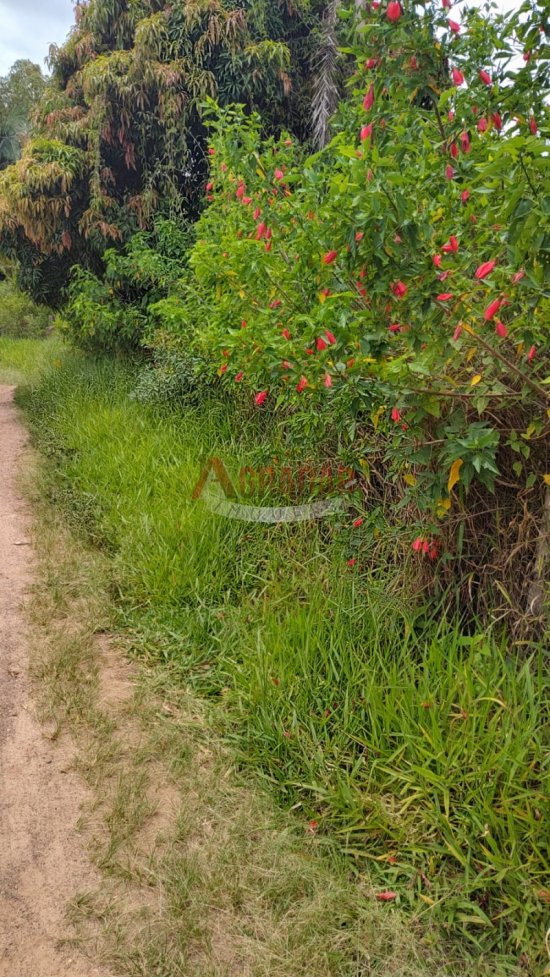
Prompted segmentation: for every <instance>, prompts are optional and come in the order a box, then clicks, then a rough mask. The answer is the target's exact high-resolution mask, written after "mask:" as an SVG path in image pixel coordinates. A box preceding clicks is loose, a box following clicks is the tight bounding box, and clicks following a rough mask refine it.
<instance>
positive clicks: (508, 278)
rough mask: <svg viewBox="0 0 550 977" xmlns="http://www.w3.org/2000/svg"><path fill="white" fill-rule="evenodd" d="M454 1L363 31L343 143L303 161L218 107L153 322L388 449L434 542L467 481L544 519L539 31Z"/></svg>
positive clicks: (260, 386) (268, 392) (544, 242)
mask: <svg viewBox="0 0 550 977" xmlns="http://www.w3.org/2000/svg"><path fill="white" fill-rule="evenodd" d="M373 6H374V5H373ZM446 6H447V4H444V5H443V8H442V9H436V7H435V6H434V5H432V4H426V5H425V8H424V10H423V12H422V14H421V15H417V14H416V13H414V12H412V9H409V8H406V9H404V8H403V7H401V6H400V5H399V4H398V3H395V4H393V3H392V4H390V6H389V7H388V8H387V10H386V11H385V12H384V11H383V9H382V8H380V9H376V10H373V11H371V12H370V13H369V14H367V15H366V16H365V21H364V23H363V25H362V27H361V29H360V30H359V31H358V36H359V40H358V41H356V43H355V44H354V46H353V47H350V48H349V51H348V53H351V52H353V53H354V54H355V56H356V58H357V71H356V74H355V76H354V77H353V79H352V82H351V86H350V97H349V99H348V100H347V101H346V102H345V103H344V104H343V105H342V107H341V110H340V113H339V116H338V119H337V123H336V130H337V131H336V133H335V135H334V137H333V139H332V141H331V143H330V144H329V146H328V147H327V148H326V149H325V150H324V151H322V152H320V153H318V154H316V155H314V156H311V157H310V158H308V159H306V160H305V161H304V160H303V159H302V158H301V151H300V148H299V147H297V146H295V145H293V143H292V141H291V140H290V139H289V138H288V137H285V136H283V137H282V138H281V139H280V140H279V141H278V142H276V141H274V140H268V141H262V139H261V136H260V120H259V119H258V118H252V119H250V118H246V117H245V115H244V114H243V113H241V112H240V111H239V110H238V109H227V110H224V111H223V112H219V111H218V112H217V114H216V115H215V118H214V121H213V122H212V130H211V132H212V138H211V149H210V157H211V175H210V179H209V182H208V185H207V188H206V193H207V197H208V201H209V203H210V206H209V207H208V208H207V209H206V211H205V213H204V215H203V217H202V218H201V220H200V222H199V225H198V229H197V238H198V241H197V244H196V246H195V249H194V252H193V255H192V258H191V266H192V270H193V276H192V278H191V279H190V280H188V281H187V283H186V286H185V288H182V289H181V291H180V293H179V295H178V296H177V297H172V298H170V299H169V300H168V303H167V304H163V303H161V305H160V307H157V310H156V311H157V314H159V315H160V317H161V320H163V322H164V325H166V324H167V323H168V328H173V329H175V330H176V331H177V330H179V329H181V328H182V325H183V324H185V327H184V328H185V330H187V334H188V335H189V336H191V337H192V336H193V335H194V336H195V342H196V343H198V345H199V346H200V349H201V352H202V354H203V355H205V356H207V357H209V358H210V359H211V361H212V362H213V369H215V370H217V372H218V374H219V376H220V377H221V378H222V380H223V382H224V383H226V384H235V383H236V384H244V385H246V386H247V387H248V388H249V389H250V397H251V400H254V401H255V403H256V405H257V406H258V408H261V407H262V408H263V409H264V410H265V409H269V408H271V409H282V408H289V409H290V410H291V412H293V413H294V414H296V413H298V416H299V417H300V418H301V419H302V420H303V422H304V430H305V432H306V433H307V434H309V433H311V432H312V431H314V430H315V424H316V423H317V422H318V423H319V424H320V425H321V426H323V425H324V427H325V429H326V428H331V429H332V430H333V431H335V432H336V433H337V436H338V439H339V442H340V444H341V445H342V444H344V445H345V444H346V443H347V444H348V445H349V446H352V447H353V450H354V451H355V452H356V453H357V455H363V456H364V455H365V454H366V455H367V461H368V454H369V451H370V452H372V451H375V452H377V453H379V452H380V450H381V447H382V449H383V452H384V456H385V461H386V463H387V465H388V466H389V468H388V469H387V470H388V472H389V475H390V478H391V479H392V480H393V481H395V482H398V483H399V484H400V485H401V486H402V488H403V492H404V496H403V499H404V502H403V504H405V502H406V501H407V499H408V498H410V497H413V498H414V502H415V504H416V505H417V506H418V507H419V508H420V509H422V510H424V511H425V512H428V513H429V514H430V517H431V519H432V525H431V529H430V532H431V534H432V535H433V534H434V533H435V534H437V533H438V532H439V531H440V529H439V528H438V527H440V526H441V521H442V520H444V519H447V517H448V515H449V513H452V511H453V502H454V500H455V499H457V501H458V503H459V504H460V502H461V501H462V500H463V499H464V493H466V492H467V491H468V489H469V488H470V487H471V486H472V485H475V486H476V488H477V489H478V490H479V489H481V490H482V491H484V492H489V493H491V492H493V491H494V489H495V482H496V481H497V480H498V481H499V483H503V482H506V481H507V482H508V484H509V485H513V486H514V488H515V490H516V491H517V492H523V491H526V492H528V493H531V496H530V498H531V501H532V503H533V506H534V508H535V509H536V508H537V507H538V505H539V504H540V501H541V493H542V492H543V491H544V475H545V473H546V472H547V471H548V468H547V467H546V462H545V461H544V456H543V454H542V453H541V451H540V445H541V444H542V443H543V438H544V435H545V433H546V432H547V429H548V416H549V415H548V409H549V407H550V389H549V387H548V386H547V383H545V378H544V369H545V366H546V365H547V343H546V335H547V332H546V330H547V322H548V318H547V317H548V282H549V280H550V271H549V265H548V252H549V248H550V233H549V222H548V217H549V215H550V196H548V193H547V189H546V190H545V186H544V176H545V170H546V167H547V142H546V140H545V135H548V132H549V128H548V110H547V108H546V107H545V106H544V104H543V102H542V93H543V92H544V90H545V79H546V78H547V60H546V59H547V49H545V48H544V47H543V40H544V31H543V24H542V18H541V21H540V22H539V13H538V12H536V11H534V12H533V13H532V17H531V19H530V20H528V21H525V22H524V18H522V16H520V15H514V16H512V17H508V18H507V19H502V18H497V19H496V20H490V19H487V18H485V17H483V16H482V15H481V14H480V12H479V11H476V10H472V11H469V12H467V13H466V19H465V20H464V22H463V24H461V25H459V24H457V23H456V22H455V21H452V20H449V19H448V10H446V9H445V8H446ZM521 51H523V53H524V56H523V57H521V56H520V59H519V63H518V52H521ZM413 542H414V536H413V537H412V538H411V544H412V543H413ZM428 549H429V550H431V551H432V552H434V550H433V548H432V547H429V548H428Z"/></svg>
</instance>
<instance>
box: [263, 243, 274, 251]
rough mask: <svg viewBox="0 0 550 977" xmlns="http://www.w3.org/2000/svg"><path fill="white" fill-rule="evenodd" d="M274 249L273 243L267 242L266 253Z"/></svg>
mask: <svg viewBox="0 0 550 977" xmlns="http://www.w3.org/2000/svg"><path fill="white" fill-rule="evenodd" d="M272 247H273V241H266V242H265V248H264V251H271V248H272Z"/></svg>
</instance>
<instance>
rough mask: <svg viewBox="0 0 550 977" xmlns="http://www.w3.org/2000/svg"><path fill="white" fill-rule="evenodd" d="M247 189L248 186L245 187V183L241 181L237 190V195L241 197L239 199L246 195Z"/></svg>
mask: <svg viewBox="0 0 550 977" xmlns="http://www.w3.org/2000/svg"><path fill="white" fill-rule="evenodd" d="M245 190H246V187H245V185H244V183H239V186H238V187H237V192H236V196H237V197H238V198H239V200H240V199H241V197H244V194H245Z"/></svg>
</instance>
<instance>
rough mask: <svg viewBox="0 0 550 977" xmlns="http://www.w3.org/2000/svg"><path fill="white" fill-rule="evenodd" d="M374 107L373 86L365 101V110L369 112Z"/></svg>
mask: <svg viewBox="0 0 550 977" xmlns="http://www.w3.org/2000/svg"><path fill="white" fill-rule="evenodd" d="M373 105H374V85H371V86H370V88H369V90H368V92H367V94H366V95H365V97H364V99H363V108H364V109H365V112H368V111H369V110H370V109H371V108H372V107H373Z"/></svg>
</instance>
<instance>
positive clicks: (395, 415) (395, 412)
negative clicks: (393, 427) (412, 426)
mask: <svg viewBox="0 0 550 977" xmlns="http://www.w3.org/2000/svg"><path fill="white" fill-rule="evenodd" d="M391 419H392V421H394V423H395V424H398V423H399V421H400V420H401V411H400V410H399V409H398V408H397V407H393V408H392V412H391Z"/></svg>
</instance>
